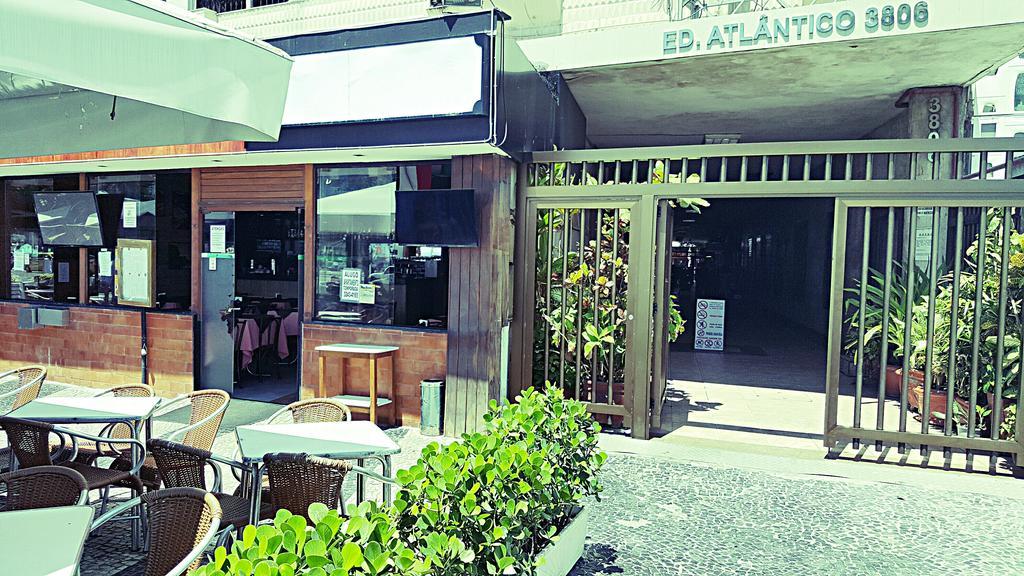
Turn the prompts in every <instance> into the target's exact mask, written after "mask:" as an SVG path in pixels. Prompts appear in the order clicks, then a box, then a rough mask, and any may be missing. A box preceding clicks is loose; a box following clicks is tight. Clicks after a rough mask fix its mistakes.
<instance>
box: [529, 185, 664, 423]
mask: <svg viewBox="0 0 1024 576" xmlns="http://www.w3.org/2000/svg"><path fill="white" fill-rule="evenodd" d="M643 212H644V211H643V209H642V208H640V207H639V206H638V203H637V202H630V201H628V200H626V201H615V200H611V201H604V202H594V201H578V200H564V199H563V200H552V201H534V202H530V203H529V206H528V210H527V218H528V227H529V232H528V233H527V237H528V238H529V239H530V244H531V246H530V248H532V250H530V251H529V252H528V253H527V255H526V261H527V262H528V263H532V265H530V266H529V268H528V273H527V274H528V278H527V281H526V290H527V299H528V305H527V307H526V308H525V310H529V311H530V312H531V313H528V314H529V316H528V317H527V322H528V323H529V326H528V328H527V330H528V332H527V333H528V334H532V338H531V339H530V341H531V342H532V346H531V347H530V349H529V350H524V351H523V352H524V354H529V356H530V362H529V364H530V372H529V374H528V375H525V376H526V378H527V379H528V380H529V382H530V383H531V384H532V385H533V386H541V385H543V384H545V383H550V384H552V385H556V386H559V387H561V388H562V389H563V390H564V391H565V394H566V396H568V397H572V398H576V399H578V400H581V401H583V402H585V403H586V404H587V406H588V408H589V409H590V411H591V412H592V413H595V414H599V415H603V416H605V417H606V418H607V419H608V420H610V421H613V422H614V423H616V424H620V425H624V426H626V427H631V426H633V425H634V418H633V416H634V414H635V411H634V405H635V403H636V400H637V399H636V398H635V397H634V392H635V390H636V387H635V386H633V381H632V378H633V375H634V373H635V371H636V369H637V366H636V359H637V358H638V357H640V358H643V356H637V354H636V353H635V352H634V350H635V347H636V344H637V342H636V338H635V334H634V332H633V327H634V322H635V321H636V306H637V303H638V302H639V301H641V300H642V297H641V296H640V295H638V294H636V290H637V289H638V288H637V286H636V284H637V278H640V276H639V274H642V273H643V274H645V276H646V277H650V271H649V270H648V271H647V272H646V273H644V272H643V268H644V266H643V264H642V263H643V259H642V258H639V259H636V260H634V258H633V253H632V251H631V250H630V245H631V243H632V242H633V241H634V239H635V238H636V237H637V235H639V234H642V233H643V228H644V227H645V225H644V223H642V222H638V218H642V217H643V216H644V214H643ZM638 260H639V261H638ZM642 286H643V282H640V288H639V289H641V290H642ZM641 364H644V365H646V363H645V362H641ZM641 413H645V411H643V410H641Z"/></svg>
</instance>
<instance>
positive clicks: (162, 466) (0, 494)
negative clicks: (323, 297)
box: [0, 367, 400, 574]
mask: <svg viewBox="0 0 1024 576" xmlns="http://www.w3.org/2000/svg"><path fill="white" fill-rule="evenodd" d="M45 376H46V371H45V370H44V369H41V368H38V367H30V368H25V369H20V370H15V371H11V372H8V373H5V374H3V375H2V376H0V384H3V385H4V388H5V389H6V388H7V387H8V386H11V385H12V384H13V388H12V389H10V390H7V391H6V392H4V393H3V394H2V395H0V399H2V398H5V397H13V402H11V404H10V406H11V407H12V409H10V410H9V411H8V412H7V413H6V414H5V415H3V416H0V429H2V430H3V432H4V434H5V436H6V440H7V442H6V443H7V446H8V447H7V448H5V453H4V454H3V456H4V457H3V465H4V469H5V470H6V472H5V473H4V474H2V475H0V529H6V527H9V526H13V525H14V524H13V522H18V523H19V524H18V525H21V524H24V523H35V522H36V521H37V519H36V517H38V521H39V522H46V521H48V520H47V519H48V518H50V517H51V515H52V512H51V510H53V509H62V508H67V509H69V510H73V509H82V510H88V516H89V519H90V521H89V522H87V523H78V524H77V526H78V530H79V531H80V534H75V535H74V536H73V537H71V538H66V539H64V540H63V541H62V542H61V546H71V547H75V548H77V551H76V552H73V553H69V554H67V555H64V556H62V557H64V558H70V559H73V562H74V564H73V565H69V566H67V567H66V568H67V571H66V572H55V573H61V574H65V573H66V574H73V573H76V571H77V569H78V566H77V563H78V561H79V558H80V556H81V553H82V548H83V546H87V545H88V543H89V538H90V534H92V533H94V532H96V531H98V530H100V529H101V528H103V527H104V526H106V525H107V524H108V523H112V522H128V523H129V525H130V542H131V546H130V548H131V550H132V551H133V552H134V553H137V554H140V555H142V556H143V558H144V559H145V560H144V562H145V568H144V573H145V574H186V573H189V572H190V571H191V570H193V569H195V568H196V567H197V566H198V565H199V562H200V561H201V560H202V559H203V556H202V554H203V553H204V552H205V551H207V549H208V548H210V547H211V546H212V545H214V544H216V545H225V544H229V543H230V542H231V539H232V538H237V537H241V531H242V529H243V528H244V527H246V526H248V525H250V524H257V523H259V522H262V521H268V520H269V519H272V518H273V517H274V514H275V513H276V512H277V511H278V510H281V509H289V510H296V511H297V512H296V513H299V514H303V513H305V511H306V510H307V509H308V508H309V506H310V505H311V504H313V503H322V504H326V505H328V506H330V507H331V508H333V509H338V510H340V509H341V506H342V504H343V502H345V494H344V492H343V491H342V485H343V483H344V480H345V478H346V476H347V475H348V474H350V473H353V474H355V475H357V476H358V477H359V481H358V482H357V488H356V491H355V492H356V494H355V497H356V499H357V501H360V500H362V499H363V498H364V497H365V479H366V478H371V479H373V480H374V481H378V482H382V483H384V484H385V485H386V486H387V488H385V489H384V491H383V493H384V495H385V498H386V499H387V498H390V494H391V491H390V485H391V483H393V480H392V479H391V462H390V458H391V456H392V455H394V454H397V453H398V452H400V448H399V447H398V445H397V444H396V443H395V442H394V441H392V440H391V439H389V438H388V437H387V436H386V435H385V434H384V433H383V432H382V431H381V430H380V429H379V428H377V426H376V425H374V424H373V423H370V422H353V421H351V414H350V412H349V410H348V408H347V407H346V406H345V405H344V404H341V403H339V402H337V401H335V400H331V399H307V400H302V401H299V402H295V403H293V404H291V405H289V406H286V407H283V408H281V409H280V410H278V411H276V412H275V413H273V414H272V415H270V416H269V417H268V418H264V419H262V420H260V421H259V422H258V423H256V424H252V425H243V426H237V427H235V429H234V433H235V435H236V436H237V439H238V442H237V444H238V450H237V451H236V452H235V457H234V458H226V457H222V456H217V455H214V454H213V452H212V450H213V447H214V443H215V440H216V439H217V437H218V434H219V433H220V432H221V425H222V423H223V421H224V417H225V414H226V412H227V408H228V405H229V403H230V401H231V397H230V396H229V395H228V394H227V393H226V392H223V391H220V390H200V391H195V392H192V393H190V394H187V395H184V396H181V397H179V398H176V399H162V398H159V397H156V396H155V395H154V394H153V391H152V389H150V388H149V387H148V386H144V385H122V386H116V387H112V388H110V389H108V390H103V391H100V392H99V393H98V394H95V395H93V396H59V395H48V396H42V397H40V390H41V389H42V388H43V385H44V380H45ZM182 412H185V413H187V416H185V417H184V418H182V417H181V416H182ZM169 415H173V416H176V417H175V419H176V420H178V421H180V422H182V423H180V424H177V425H175V426H174V427H171V428H169V429H167V427H163V428H165V429H163V430H161V431H160V432H159V433H155V432H154V429H153V420H154V419H155V418H158V417H160V418H163V417H168V416H169ZM366 459H370V460H374V461H377V462H379V463H380V464H381V473H377V472H374V471H372V470H369V469H366V468H363V467H362V465H363V462H364V460H366ZM347 460H352V461H354V462H349V461H347ZM225 470H231V472H233V473H234V474H225ZM225 481H228V482H230V483H231V484H232V485H233V486H231V487H228V486H227V485H226V482H225ZM235 485H237V486H235ZM15 513H17V516H18V517H17V518H14V517H12V516H8V515H9V514H15ZM69 514H70V515H71V517H74V516H75V513H74V512H69ZM36 515H37V516H36ZM5 533H6V532H5ZM19 558H20V557H19ZM19 558H12V559H9V560H5V561H7V562H8V564H6V566H7V567H9V568H17V564H18V562H22V561H24V562H32V561H33V559H31V558H24V559H19ZM12 561H13V562H14V564H11V563H10V562H12Z"/></svg>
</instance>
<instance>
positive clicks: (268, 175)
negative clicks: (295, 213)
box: [199, 165, 306, 212]
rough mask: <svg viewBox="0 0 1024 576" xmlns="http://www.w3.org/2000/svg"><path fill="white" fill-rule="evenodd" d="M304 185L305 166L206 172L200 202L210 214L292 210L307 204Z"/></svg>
mask: <svg viewBox="0 0 1024 576" xmlns="http://www.w3.org/2000/svg"><path fill="white" fill-rule="evenodd" d="M305 182H306V169H305V167H304V166H303V165H296V166H249V167H236V168H203V169H201V170H200V171H199V190H200V193H199V202H200V204H201V206H202V208H203V209H204V210H206V211H208V212H212V211H216V210H223V211H243V210H267V211H271V210H292V209H294V208H298V207H300V206H303V204H304V202H305V186H306V183H305Z"/></svg>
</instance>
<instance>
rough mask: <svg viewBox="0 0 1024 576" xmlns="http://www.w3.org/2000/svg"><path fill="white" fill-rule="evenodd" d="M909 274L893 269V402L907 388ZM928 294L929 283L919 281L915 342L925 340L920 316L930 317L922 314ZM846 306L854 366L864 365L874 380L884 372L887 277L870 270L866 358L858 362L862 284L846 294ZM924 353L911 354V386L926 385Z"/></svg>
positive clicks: (889, 381)
mask: <svg viewBox="0 0 1024 576" xmlns="http://www.w3.org/2000/svg"><path fill="white" fill-rule="evenodd" d="M906 280H907V274H906V269H905V267H904V266H903V265H901V264H900V263H898V262H893V269H892V273H891V276H890V281H889V283H890V286H889V331H888V338H887V340H886V342H885V343H884V345H885V346H887V354H886V368H885V393H886V396H888V397H890V398H899V397H900V395H901V393H902V387H903V358H904V350H905V347H904V345H903V342H904V339H905V337H906V314H907V308H906V303H907V285H906ZM926 291H927V288H926V283H925V282H923V281H922V280H921V278H917V280H916V282H915V289H914V294H916V295H918V296H917V298H916V300H917V301H916V302H915V303H914V310H913V312H914V314H913V316H914V319H915V321H914V323H913V324H912V325H911V330H912V332H911V340H912V341H913V342H917V341H919V340H922V339H923V338H924V336H925V325H924V324H923V323H921V322H919V321H918V319H919V318H920V315H921V314H923V313H927V307H926V308H925V309H924V311H922V309H921V304H922V302H921V296H920V295H922V294H925V293H926ZM846 295H847V296H846V300H845V302H844V317H845V318H846V319H847V330H846V334H847V338H846V344H845V346H844V349H845V350H846V352H847V354H850V355H852V359H853V363H854V364H855V365H856V364H857V363H863V364H864V374H865V375H866V376H868V377H874V375H875V374H878V373H879V372H880V366H879V363H880V362H881V356H882V354H881V350H882V346H883V343H882V337H883V335H884V330H883V326H882V321H883V319H884V314H883V308H884V304H885V274H884V273H882V272H879V271H878V270H874V269H869V270H868V283H867V286H866V288H865V304H866V307H865V310H864V357H863V358H858V357H857V351H858V335H859V328H860V281H859V280H857V281H855V282H854V285H853V287H852V288H848V289H847V290H846ZM920 352H922V351H920V350H918V349H917V348H916V347H914V348H912V349H911V350H910V366H911V371H910V377H909V381H910V384H911V386H913V385H914V384H915V383H919V384H923V382H924V372H923V371H922V369H923V368H924V362H923V358H922V357H921V354H920Z"/></svg>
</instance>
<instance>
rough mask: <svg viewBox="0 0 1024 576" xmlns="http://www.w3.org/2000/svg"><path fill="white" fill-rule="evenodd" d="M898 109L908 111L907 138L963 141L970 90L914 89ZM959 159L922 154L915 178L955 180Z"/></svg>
mask: <svg viewBox="0 0 1024 576" xmlns="http://www.w3.org/2000/svg"><path fill="white" fill-rule="evenodd" d="M896 105H897V106H902V107H906V108H907V109H908V111H907V124H906V128H905V131H906V135H905V136H904V137H906V138H932V139H936V138H962V137H964V136H965V134H964V132H965V130H964V126H965V121H966V120H967V118H968V110H967V89H966V88H964V87H962V86H940V87H936V88H914V89H911V90H908V91H906V92H905V93H904V94H903V96H902V97H900V99H899V101H898V102H897V103H896ZM954 169H955V158H953V157H952V156H951V155H947V154H939V155H935V154H921V155H920V156H919V157H918V159H917V168H916V171H915V174H914V178H915V179H917V180H948V179H951V178H955V177H956V174H955V173H954V172H953V170H954Z"/></svg>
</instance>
